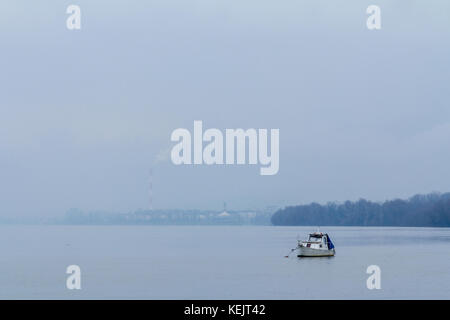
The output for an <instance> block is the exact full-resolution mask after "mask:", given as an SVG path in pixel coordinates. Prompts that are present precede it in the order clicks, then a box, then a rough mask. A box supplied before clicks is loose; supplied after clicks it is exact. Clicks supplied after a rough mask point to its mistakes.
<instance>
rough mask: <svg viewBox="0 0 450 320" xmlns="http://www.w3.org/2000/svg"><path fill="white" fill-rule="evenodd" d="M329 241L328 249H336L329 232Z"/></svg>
mask: <svg viewBox="0 0 450 320" xmlns="http://www.w3.org/2000/svg"><path fill="white" fill-rule="evenodd" d="M327 243H328V249H329V250H331V249H334V244H333V242H332V241H331V239H330V237H329V236H328V234H327Z"/></svg>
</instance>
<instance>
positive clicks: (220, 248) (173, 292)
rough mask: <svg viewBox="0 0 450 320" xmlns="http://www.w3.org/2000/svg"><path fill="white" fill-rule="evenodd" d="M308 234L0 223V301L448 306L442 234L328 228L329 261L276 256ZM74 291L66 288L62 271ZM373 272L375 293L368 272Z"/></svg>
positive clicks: (446, 232)
mask: <svg viewBox="0 0 450 320" xmlns="http://www.w3.org/2000/svg"><path fill="white" fill-rule="evenodd" d="M312 231H315V229H314V228H310V227H272V226H269V227H261V226H0V252H1V255H0V268H1V272H0V298H1V299H20V298H21V299H47V298H56V299H94V298H95V299H349V298H352V299H449V298H450V272H449V267H450V229H449V228H364V227H327V228H322V229H321V231H323V232H328V233H329V234H330V236H331V238H332V240H333V242H334V243H335V245H336V250H337V254H336V256H335V257H331V258H297V257H295V256H294V255H292V256H291V257H290V258H285V257H284V256H285V255H287V254H288V253H289V250H290V248H293V247H294V246H295V245H296V239H297V235H298V236H299V237H300V238H305V237H306V236H307V234H308V233H309V232H312ZM72 264H76V265H79V266H80V268H81V271H82V289H81V290H68V289H67V288H66V278H67V276H68V275H67V274H66V273H65V271H66V267H67V266H68V265H72ZM369 265H378V266H379V267H380V268H381V287H382V288H381V290H368V289H367V287H366V279H367V278H368V276H369V275H368V274H366V269H367V267H368V266H369Z"/></svg>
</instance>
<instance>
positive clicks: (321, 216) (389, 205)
mask: <svg viewBox="0 0 450 320" xmlns="http://www.w3.org/2000/svg"><path fill="white" fill-rule="evenodd" d="M271 221H272V224H274V225H284V226H405V227H406V226H408V227H414V226H416V227H426V226H427V227H450V193H444V194H440V193H431V194H427V195H415V196H413V197H411V198H409V199H408V200H401V199H396V200H389V201H385V202H383V203H378V202H372V201H368V200H365V199H360V200H359V201H356V202H352V201H346V202H344V203H335V202H330V203H327V204H326V205H320V204H318V203H311V204H308V205H299V206H292V207H286V208H284V209H281V210H278V211H277V212H275V213H274V214H273V216H272V218H271Z"/></svg>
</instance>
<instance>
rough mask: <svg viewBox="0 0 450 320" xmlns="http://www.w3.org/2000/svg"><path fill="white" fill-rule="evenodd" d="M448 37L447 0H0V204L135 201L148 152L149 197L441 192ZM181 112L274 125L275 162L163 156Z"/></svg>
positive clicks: (236, 199)
mask: <svg viewBox="0 0 450 320" xmlns="http://www.w3.org/2000/svg"><path fill="white" fill-rule="evenodd" d="M69 4H77V5H79V6H80V7H81V10H82V29H81V30H79V31H69V30H67V29H66V19H67V16H68V15H67V14H66V13H65V10H66V8H67V6H68V5H69ZM370 4H377V5H379V6H380V7H381V14H382V29H381V30H379V31H369V30H367V29H366V25H365V23H366V22H365V21H366V17H367V15H366V13H365V10H366V8H367V6H368V5H370ZM449 39H450V3H449V2H448V1H425V0H423V1H407V0H405V1H378V0H377V1H356V0H355V1H334V0H333V1H332V0H328V1H293V0H287V1H282V2H280V1H274V0H270V1H269V0H264V1H261V0H258V1H256V0H250V1H237V0H227V1H224V0H220V1H211V0H208V1H207V0H202V1H199V0H196V1H191V0H188V1H186V0H183V1H181V0H180V1H167V0H164V1H162V0H161V1H82V0H79V1H75V0H74V1H39V2H38V1H33V2H31V1H19V0H14V1H12V0H8V1H2V2H1V3H0V57H1V59H0V88H1V89H0V90H1V91H0V92H1V94H0V194H1V203H0V209H1V211H0V215H1V216H11V215H30V216H31V215H35V216H38V215H43V216H44V215H45V216H48V215H53V216H54V215H60V214H63V213H64V212H65V211H66V210H67V209H68V208H71V207H78V208H81V209H84V210H114V211H124V210H134V209H137V208H146V207H147V206H148V184H149V181H148V177H149V174H148V171H149V168H150V167H151V165H152V163H154V161H155V159H156V158H159V160H161V161H158V163H157V164H156V165H155V166H154V181H153V186H154V189H153V193H154V200H153V202H154V206H155V207H157V208H201V209H204V208H220V207H221V206H222V201H227V203H228V207H229V208H230V209H238V208H251V207H265V206H266V205H285V204H297V203H306V202H311V201H319V202H325V201H331V200H346V199H358V198H359V197H365V198H368V199H373V200H384V199H386V198H394V197H407V196H410V195H412V194H414V193H425V192H430V191H434V190H437V191H450V170H449V166H448V164H449V163H450V148H449V142H450V105H449V102H450V90H449V83H450V79H449V78H450V63H449V62H450V61H449V60H450V41H449ZM194 120H203V125H204V127H205V128H218V129H221V130H225V128H244V129H247V128H267V129H271V128H279V129H280V170H279V173H278V174H277V175H275V176H260V175H259V165H256V166H255V165H254V166H213V167H211V166H206V165H205V166H196V167H189V166H174V165H172V164H171V162H170V160H169V159H168V158H166V157H163V155H164V154H165V152H164V151H165V150H167V149H168V148H169V147H170V146H171V145H173V144H172V143H171V142H170V134H171V132H172V131H173V130H174V129H176V128H179V127H184V128H188V129H189V130H192V126H193V121H194Z"/></svg>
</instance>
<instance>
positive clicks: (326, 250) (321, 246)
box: [296, 232, 336, 257]
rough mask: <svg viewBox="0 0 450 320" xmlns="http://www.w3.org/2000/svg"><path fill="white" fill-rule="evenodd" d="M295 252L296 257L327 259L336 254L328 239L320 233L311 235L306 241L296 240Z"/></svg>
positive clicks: (326, 235) (324, 234)
mask: <svg viewBox="0 0 450 320" xmlns="http://www.w3.org/2000/svg"><path fill="white" fill-rule="evenodd" d="M296 251H297V256H298V257H329V256H334V255H335V253H336V250H335V248H334V244H333V242H332V241H331V239H330V237H329V236H328V234H326V233H322V232H314V233H311V234H310V235H309V238H308V240H307V241H301V240H298V246H297V248H296Z"/></svg>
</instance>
